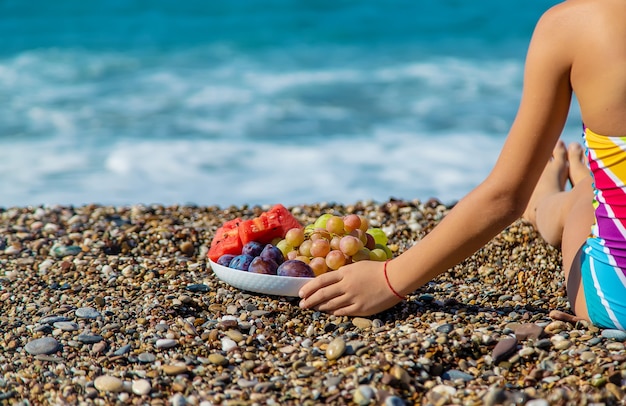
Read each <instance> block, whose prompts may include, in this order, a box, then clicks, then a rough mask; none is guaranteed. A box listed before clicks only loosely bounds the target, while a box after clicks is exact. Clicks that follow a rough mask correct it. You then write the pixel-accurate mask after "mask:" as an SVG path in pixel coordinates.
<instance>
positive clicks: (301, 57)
mask: <svg viewBox="0 0 626 406" xmlns="http://www.w3.org/2000/svg"><path fill="white" fill-rule="evenodd" d="M556 3H557V2H556V1H547V0H531V1H528V0H526V1H521V0H508V1H506V2H504V1H496V0H482V1H480V2H467V1H461V0H439V1H419V0H418V1H408V0H388V1H384V2H383V1H373V0H362V1H348V0H333V1H328V0H314V1H309V0H264V1H260V0H229V1H200V0H187V1H165V0H151V1H148V0H143V1H141V0H123V1H122V0H110V1H88V2H80V1H73V0H57V1H54V2H49V1H46V2H44V1H19V0H0V105H1V106H2V109H0V191H1V194H0V207H9V206H25V205H53V204H72V205H80V204H86V203H97V204H115V205H128V204H137V203H143V204H151V203H158V204H188V203H194V204H199V205H221V206H228V205H231V204H235V205H241V204H245V203H248V204H272V203H276V202H281V203H283V204H286V205H292V204H301V203H303V204H307V203H314V202H320V201H330V202H339V203H350V202H355V201H357V200H362V199H373V200H376V201H384V200H387V199H388V198H390V197H395V198H402V199H414V198H419V199H427V198H429V197H432V196H435V197H438V198H440V199H442V200H444V201H453V200H456V199H458V198H461V197H462V196H463V195H464V194H465V193H467V192H468V191H469V190H470V189H471V188H472V187H473V186H475V185H477V184H478V183H479V182H480V181H481V180H482V179H483V177H484V176H486V175H487V173H488V171H489V170H490V168H491V166H492V165H493V163H494V162H495V159H496V157H497V153H498V151H499V148H500V147H501V145H502V143H503V141H504V137H505V136H506V133H507V130H508V128H509V126H510V124H511V122H512V119H513V117H514V115H515V112H516V109H517V105H518V102H519V96H520V91H521V86H522V69H523V62H524V55H525V51H526V46H527V45H528V41H529V39H530V36H531V33H532V30H533V26H534V24H535V22H536V20H537V19H538V17H539V16H540V15H541V13H542V12H543V11H545V10H546V9H547V8H549V7H550V6H552V5H554V4H556ZM563 137H564V138H565V139H567V140H572V141H573V140H578V139H579V137H580V118H579V114H578V111H577V109H576V108H573V109H572V112H571V119H570V120H569V122H568V124H567V128H566V130H565V132H564V135H563Z"/></svg>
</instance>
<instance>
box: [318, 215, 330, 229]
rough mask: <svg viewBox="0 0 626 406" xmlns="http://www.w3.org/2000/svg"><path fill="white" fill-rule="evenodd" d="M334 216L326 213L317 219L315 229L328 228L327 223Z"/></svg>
mask: <svg viewBox="0 0 626 406" xmlns="http://www.w3.org/2000/svg"><path fill="white" fill-rule="evenodd" d="M332 216H333V215H332V214H330V213H325V214H322V215H321V216H319V217H318V218H317V220H315V223H313V227H315V228H326V222H327V221H328V219H329V218H331V217H332Z"/></svg>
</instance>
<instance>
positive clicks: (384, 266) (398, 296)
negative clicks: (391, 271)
mask: <svg viewBox="0 0 626 406" xmlns="http://www.w3.org/2000/svg"><path fill="white" fill-rule="evenodd" d="M390 261H391V260H390V259H388V260H386V261H385V264H384V265H383V273H384V275H385V282H387V287H388V288H389V290H390V291H391V293H393V295H394V296H395V297H397V298H398V299H400V300H406V296H403V295H401V294H400V293H398V291H397V290H396V289H394V287H393V286H392V285H391V282H389V275H388V274H387V264H389V262H390Z"/></svg>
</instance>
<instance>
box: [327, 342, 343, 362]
mask: <svg viewBox="0 0 626 406" xmlns="http://www.w3.org/2000/svg"><path fill="white" fill-rule="evenodd" d="M345 351H346V342H345V341H344V339H343V338H341V337H337V338H335V339H334V340H333V341H331V342H330V343H329V344H328V347H327V348H326V358H328V359H329V360H331V361H332V360H336V359H337V358H339V357H341V356H342V355H343V353H344V352H345Z"/></svg>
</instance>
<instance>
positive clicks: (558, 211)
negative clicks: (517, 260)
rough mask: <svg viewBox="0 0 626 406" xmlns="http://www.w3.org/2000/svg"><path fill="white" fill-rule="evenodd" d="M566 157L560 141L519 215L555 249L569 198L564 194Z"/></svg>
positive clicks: (567, 171) (559, 242)
mask: <svg viewBox="0 0 626 406" xmlns="http://www.w3.org/2000/svg"><path fill="white" fill-rule="evenodd" d="M567 155H568V152H567V148H566V147H565V144H564V143H563V141H559V142H558V143H557V145H556V146H555V147H554V151H553V152H552V159H551V160H550V162H548V163H547V165H546V167H545V169H544V170H543V173H542V174H541V177H540V178H539V181H538V182H537V186H535V190H534V191H533V194H532V196H531V197H530V201H529V202H528V206H527V207H526V211H525V212H524V214H523V215H522V217H523V218H524V219H525V220H527V221H529V222H530V223H532V225H533V226H534V227H535V228H536V229H537V230H538V231H539V233H540V234H541V236H542V237H543V238H544V239H545V240H546V241H547V242H548V243H549V244H550V245H553V246H555V247H558V246H559V245H560V244H561V237H562V235H563V225H564V224H565V214H566V212H567V211H568V210H564V208H565V206H567V204H568V195H569V192H565V191H564V190H565V184H566V182H567V178H568V175H569V164H568V156H567Z"/></svg>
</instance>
